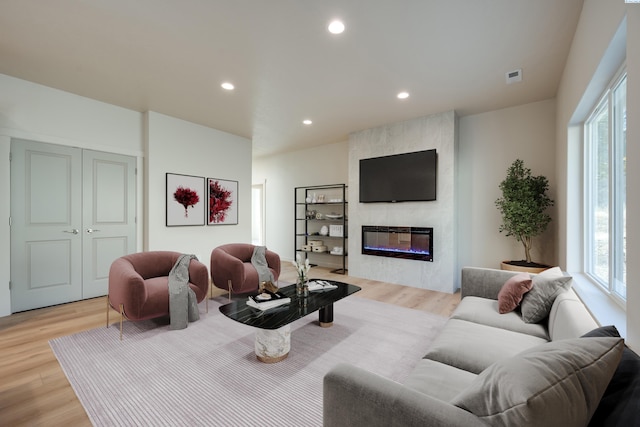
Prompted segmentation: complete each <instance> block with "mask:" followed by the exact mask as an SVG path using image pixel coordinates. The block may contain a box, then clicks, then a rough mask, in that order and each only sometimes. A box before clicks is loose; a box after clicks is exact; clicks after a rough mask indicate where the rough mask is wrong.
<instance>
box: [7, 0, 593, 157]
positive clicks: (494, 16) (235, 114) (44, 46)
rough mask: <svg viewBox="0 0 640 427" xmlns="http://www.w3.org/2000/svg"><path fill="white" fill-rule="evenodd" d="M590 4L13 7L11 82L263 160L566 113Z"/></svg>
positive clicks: (204, 2) (305, 0) (469, 1)
mask: <svg viewBox="0 0 640 427" xmlns="http://www.w3.org/2000/svg"><path fill="white" fill-rule="evenodd" d="M582 3H583V0H55V1H52V0H0V73H3V74H7V75H10V76H15V77H19V78H22V79H25V80H29V81H32V82H36V83H40V84H43V85H46V86H50V87H54V88H57V89H61V90H64V91H67V92H72V93H75V94H78V95H82V96H86V97H89V98H93V99H97V100H100V101H104V102H107V103H110V104H115V105H119V106H122V107H126V108H130V109H133V110H136V111H140V112H142V111H147V110H152V111H156V112H159V113H163V114H167V115H170V116H173V117H178V118H181V119H185V120H188V121H191V122H194V123H199V124H202V125H205V126H209V127H212V128H215V129H219V130H222V131H226V132H230V133H233V134H236V135H241V136H244V137H247V138H251V139H252V140H253V144H254V145H253V147H254V148H253V151H254V155H255V156H262V155H266V154H271V153H277V152H283V151H289V150H293V149H299V148H304V147H312V146H317V145H321V144H327V143H334V142H339V141H344V140H346V139H347V138H348V134H349V133H350V132H353V131H358V130H362V129H367V128H371V127H375V126H380V125H383V124H387V123H393V122H397V121H401V120H405V119H410V118H414V117H419V116H424V115H429V114H433V113H439V112H443V111H449V110H456V111H457V112H458V114H459V115H461V116H464V115H468V114H476V113H480V112H484V111H490V110H495V109H500V108H505V107H510V106H514V105H520V104H525V103H529V102H534V101H538V100H543V99H548V98H553V97H554V96H555V94H556V90H557V87H558V82H559V79H560V76H561V73H562V70H563V68H564V64H565V60H566V57H567V53H568V50H569V46H570V43H571V40H572V37H573V34H574V32H575V28H576V24H577V21H578V17H579V14H580V11H581V9H582ZM334 18H341V19H342V20H343V21H344V22H345V24H346V31H345V32H344V33H343V34H342V35H339V36H336V35H332V34H330V33H328V32H327V30H326V27H327V25H328V23H329V21H330V20H332V19H334ZM517 68H522V70H523V81H522V82H521V83H516V84H511V85H507V84H506V83H505V73H506V72H508V71H512V70H514V69H517ZM223 81H231V82H233V83H234V84H235V86H236V89H235V90H234V91H232V92H227V91H224V90H223V89H221V88H220V84H221V83H222V82H223ZM401 90H406V91H408V92H409V93H410V97H409V98H408V99H406V100H399V99H397V98H396V94H397V93H398V92H399V91H401ZM0 96H1V94H0ZM305 118H310V119H311V120H313V125H311V126H305V125H303V124H302V120H303V119H305Z"/></svg>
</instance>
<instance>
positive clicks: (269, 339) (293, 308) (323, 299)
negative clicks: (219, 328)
mask: <svg viewBox="0 0 640 427" xmlns="http://www.w3.org/2000/svg"><path fill="white" fill-rule="evenodd" d="M313 280H314V279H311V281H313ZM326 281H327V282H329V283H331V284H333V285H336V286H337V288H336V289H332V290H326V291H316V292H310V293H309V296H308V297H298V296H296V289H295V286H286V287H284V288H281V289H280V292H282V293H283V294H284V295H286V296H287V297H289V298H291V302H290V303H289V304H285V305H282V306H279V307H276V308H272V309H270V310H266V311H261V310H258V309H256V308H253V307H249V306H248V305H247V303H246V301H247V298H246V297H242V298H241V299H237V300H233V301H231V302H230V303H228V304H225V305H223V306H221V307H220V312H221V313H222V314H224V315H225V316H227V317H228V318H230V319H233V320H235V321H237V322H240V323H243V324H245V325H248V326H253V327H256V328H258V330H257V331H256V346H255V350H256V356H257V357H258V360H260V361H262V362H265V363H275V362H279V361H281V360H284V359H285V358H286V357H287V356H288V354H289V349H290V347H291V341H290V335H291V329H290V327H289V325H290V324H291V323H292V322H294V321H296V320H298V319H300V318H302V317H305V316H307V315H309V314H311V313H314V312H316V311H317V312H318V313H319V323H320V326H322V327H329V326H331V325H332V324H333V303H335V302H336V301H339V300H341V299H342V298H345V297H348V296H349V295H351V294H353V293H356V292H358V291H359V290H360V289H361V288H360V287H359V286H355V285H349V284H347V283H342V282H337V281H335V280H326Z"/></svg>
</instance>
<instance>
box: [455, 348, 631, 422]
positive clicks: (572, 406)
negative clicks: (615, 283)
mask: <svg viewBox="0 0 640 427" xmlns="http://www.w3.org/2000/svg"><path fill="white" fill-rule="evenodd" d="M622 349H623V341H622V339H620V338H592V339H581V338H576V339H571V340H561V341H553V342H550V343H547V344H544V345H541V346H537V347H534V348H531V349H528V350H525V351H523V352H522V353H520V354H518V355H517V356H515V357H512V358H509V359H506V360H503V361H500V362H496V363H495V364H494V365H492V366H491V367H489V368H488V369H487V370H485V371H484V372H482V373H481V374H480V375H478V377H477V378H476V379H475V380H474V382H473V383H472V384H471V385H470V386H469V388H467V389H466V390H464V391H463V392H462V393H460V394H459V395H458V396H456V397H455V398H454V399H452V401H451V403H453V404H454V405H456V406H458V407H461V408H463V409H466V410H468V411H469V412H471V413H473V414H475V415H476V416H478V417H480V418H481V419H482V420H483V421H485V422H487V423H488V424H489V425H491V426H562V427H571V426H585V425H586V424H587V423H588V422H589V419H590V418H591V416H592V415H593V413H594V412H595V410H596V407H597V406H598V402H599V401H600V398H601V397H602V394H603V393H604V391H605V389H606V388H607V385H608V384H609V380H610V379H611V377H612V375H613V373H614V371H615V369H616V366H617V365H618V362H619V361H620V356H621V355H622Z"/></svg>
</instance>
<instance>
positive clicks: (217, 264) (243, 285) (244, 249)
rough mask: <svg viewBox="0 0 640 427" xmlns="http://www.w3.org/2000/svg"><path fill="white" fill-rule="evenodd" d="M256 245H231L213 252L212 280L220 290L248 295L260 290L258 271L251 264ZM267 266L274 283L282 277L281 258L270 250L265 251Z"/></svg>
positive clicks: (219, 247)
mask: <svg viewBox="0 0 640 427" xmlns="http://www.w3.org/2000/svg"><path fill="white" fill-rule="evenodd" d="M254 248H255V246H254V245H251V244H248V243H229V244H227V245H222V246H218V247H217V248H215V249H214V250H213V251H211V265H210V267H211V268H210V270H211V280H212V282H213V284H214V285H215V286H216V287H217V288H220V289H224V290H226V291H228V292H229V295H231V294H232V293H233V294H246V293H249V292H255V291H257V290H258V288H259V286H260V283H258V271H257V270H256V269H255V267H254V266H253V264H251V257H252V256H253V249H254ZM265 259H266V260H267V266H268V267H269V270H271V273H272V274H273V279H274V281H277V280H278V277H280V256H279V255H278V254H277V253H275V252H273V251H270V250H266V251H265Z"/></svg>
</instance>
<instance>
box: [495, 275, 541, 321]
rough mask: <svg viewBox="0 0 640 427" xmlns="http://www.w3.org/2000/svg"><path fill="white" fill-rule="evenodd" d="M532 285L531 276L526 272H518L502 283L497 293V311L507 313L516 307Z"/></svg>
mask: <svg viewBox="0 0 640 427" xmlns="http://www.w3.org/2000/svg"><path fill="white" fill-rule="evenodd" d="M532 287H533V281H532V280H531V276H529V275H528V274H527V273H518V274H516V275H515V276H513V277H511V278H510V279H509V280H507V281H506V282H505V284H504V285H502V288H501V289H500V292H499V293H498V311H499V312H500V314H505V313H509V312H511V311H513V310H515V309H516V307H517V306H518V305H519V304H520V301H522V297H523V296H524V294H526V293H527V292H529V291H530V290H531V288H532Z"/></svg>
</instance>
